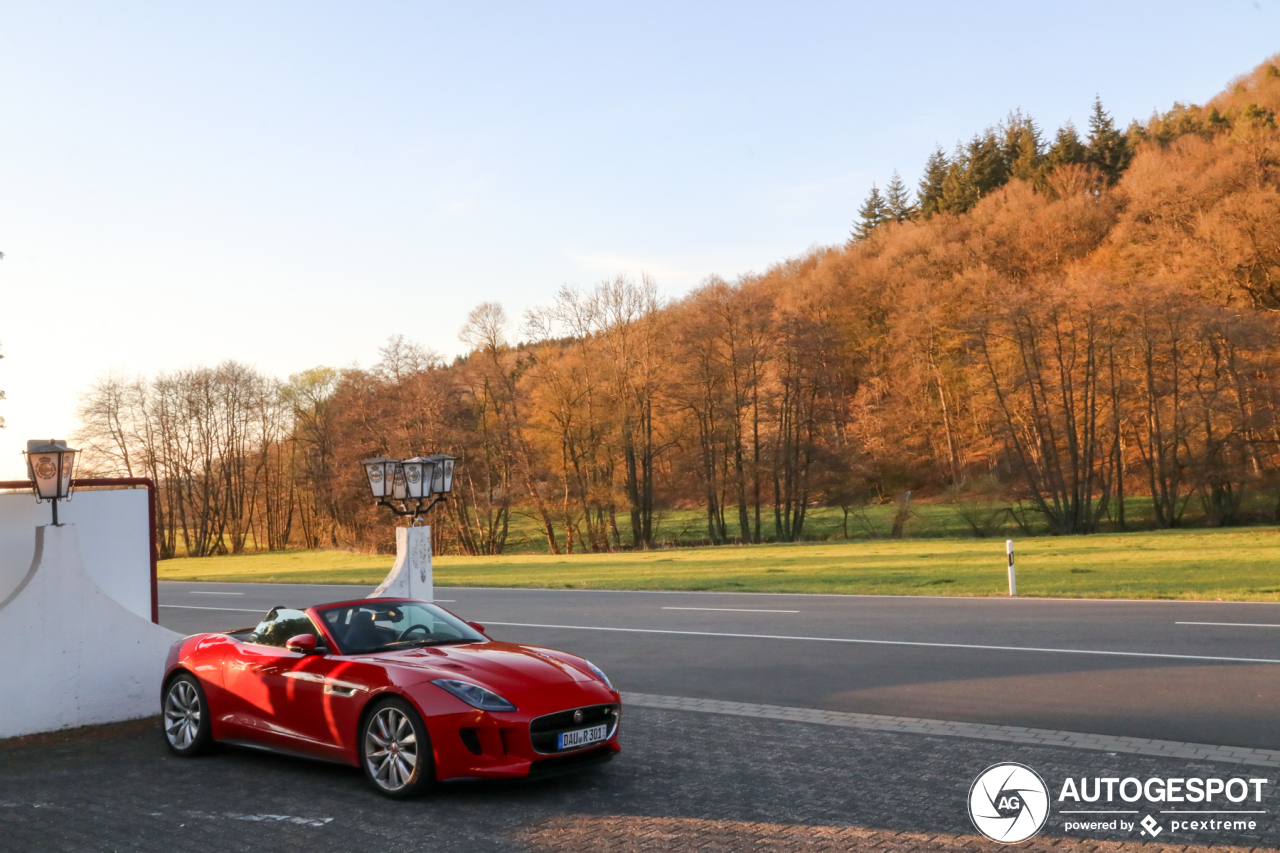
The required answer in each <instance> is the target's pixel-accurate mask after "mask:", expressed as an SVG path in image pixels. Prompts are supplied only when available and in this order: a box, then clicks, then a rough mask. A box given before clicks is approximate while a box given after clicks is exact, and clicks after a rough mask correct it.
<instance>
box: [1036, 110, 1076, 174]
mask: <svg viewBox="0 0 1280 853" xmlns="http://www.w3.org/2000/svg"><path fill="white" fill-rule="evenodd" d="M1084 158H1085V148H1084V144H1083V143H1082V142H1081V141H1080V135H1079V134H1078V133H1076V126H1075V125H1074V124H1072V123H1071V122H1067V123H1066V124H1064V125H1063V126H1062V127H1060V128H1058V135H1057V136H1055V137H1054V138H1053V145H1051V146H1049V150H1048V151H1047V152H1046V153H1045V155H1044V161H1045V166H1046V168H1048V169H1050V170H1052V169H1056V168H1057V167H1058V166H1062V165H1065V164H1067V163H1083V162H1084Z"/></svg>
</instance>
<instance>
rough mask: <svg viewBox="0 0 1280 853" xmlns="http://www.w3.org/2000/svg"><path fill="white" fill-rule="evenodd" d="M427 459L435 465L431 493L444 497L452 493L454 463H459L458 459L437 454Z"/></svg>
mask: <svg viewBox="0 0 1280 853" xmlns="http://www.w3.org/2000/svg"><path fill="white" fill-rule="evenodd" d="M427 459H429V460H431V461H432V462H434V463H435V476H434V477H433V478H432V480H431V493H432V494H433V495H442V496H443V495H447V494H449V493H450V492H452V491H453V463H454V462H456V461H457V459H458V457H456V456H447V455H445V454H443V453H436V454H434V455H432V456H428V457H427Z"/></svg>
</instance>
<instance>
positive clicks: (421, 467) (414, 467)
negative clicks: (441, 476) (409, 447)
mask: <svg viewBox="0 0 1280 853" xmlns="http://www.w3.org/2000/svg"><path fill="white" fill-rule="evenodd" d="M400 467H401V468H402V469H404V485H405V491H406V492H407V493H408V495H409V497H410V499H412V500H415V501H420V500H422V499H423V498H430V497H431V481H432V480H433V479H434V478H435V469H436V463H435V460H434V459H433V458H430V457H426V456H415V457H413V458H412V459H406V460H404V461H403V462H401V463H400Z"/></svg>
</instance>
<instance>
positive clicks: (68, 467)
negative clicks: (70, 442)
mask: <svg viewBox="0 0 1280 853" xmlns="http://www.w3.org/2000/svg"><path fill="white" fill-rule="evenodd" d="M79 452H80V451H78V450H76V449H74V448H71V447H67V443H66V442H65V441H62V440H61V439H56V438H51V439H49V440H48V441H41V440H38V439H37V440H36V441H28V442H27V450H26V455H27V476H29V477H30V478H31V490H32V491H33V492H34V493H35V496H36V503H40V502H41V501H49V503H51V504H53V526H54V527H59V526H60V525H59V524H58V501H65V500H70V499H71V474H72V471H74V469H75V465H76V454H77V453H79Z"/></svg>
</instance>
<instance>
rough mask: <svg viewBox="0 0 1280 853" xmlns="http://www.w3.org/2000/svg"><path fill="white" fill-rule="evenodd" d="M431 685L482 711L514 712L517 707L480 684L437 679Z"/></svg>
mask: <svg viewBox="0 0 1280 853" xmlns="http://www.w3.org/2000/svg"><path fill="white" fill-rule="evenodd" d="M431 683H432V684H434V685H435V686H436V687H439V688H440V689H441V690H447V691H449V692H450V693H452V694H453V695H454V696H457V697H458V698H459V699H461V700H462V701H463V702H466V703H467V704H468V705H470V706H471V707H472V708H479V709H480V710H481V711H514V710H515V709H516V706H515V705H512V704H511V703H510V702H508V701H507V700H506V699H503V698H502V697H501V696H499V695H498V694H497V693H494V692H493V691H492V690H485V689H484V688H483V687H481V686H480V685H479V684H472V683H471V682H469V681H454V680H453V679H452V678H437V679H435V680H434V681H432V682H431Z"/></svg>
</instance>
